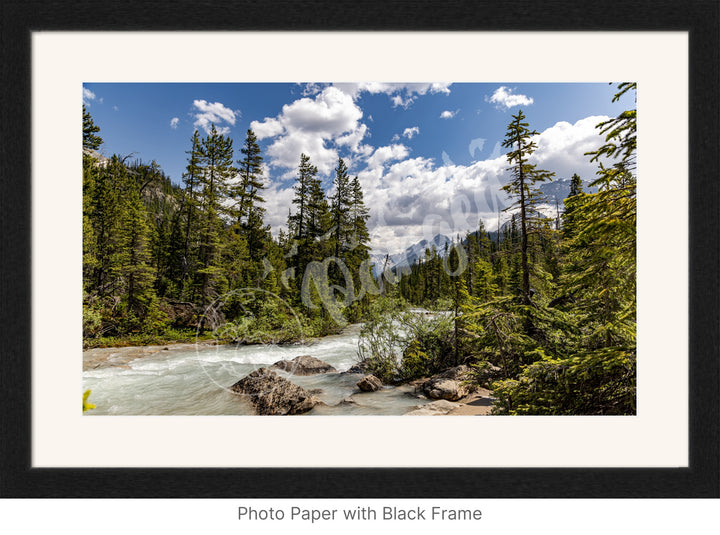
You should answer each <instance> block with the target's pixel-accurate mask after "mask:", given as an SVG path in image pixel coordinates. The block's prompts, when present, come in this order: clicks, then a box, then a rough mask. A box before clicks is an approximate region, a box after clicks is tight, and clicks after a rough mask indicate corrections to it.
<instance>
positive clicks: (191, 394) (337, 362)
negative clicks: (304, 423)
mask: <svg viewBox="0 0 720 535" xmlns="http://www.w3.org/2000/svg"><path fill="white" fill-rule="evenodd" d="M359 330H360V329H359V326H358V325H352V326H350V327H349V328H348V329H346V330H345V331H344V332H343V333H342V334H339V335H334V336H326V337H324V338H321V339H319V340H318V341H316V342H314V343H311V344H305V345H302V344H292V345H282V346H277V345H254V346H236V345H224V346H197V347H195V346H184V347H180V348H176V347H173V346H169V348H170V349H169V350H167V351H162V350H160V351H157V352H155V353H152V354H149V355H147V356H142V357H140V358H135V359H134V360H132V359H131V360H127V361H125V362H123V364H122V365H115V366H100V367H97V368H94V369H88V370H85V371H84V372H83V387H84V388H85V389H91V390H92V395H91V396H90V402H92V403H93V404H94V405H96V407H97V408H95V409H93V410H91V411H89V412H87V413H86V414H87V415H108V414H117V415H141V414H149V415H222V414H238V415H241V414H253V411H252V408H251V407H250V405H249V404H248V403H247V402H246V401H244V400H243V399H242V396H237V395H235V394H232V393H231V392H230V391H229V390H227V388H228V387H229V386H231V385H232V384H234V383H236V382H237V381H238V380H240V379H242V378H243V377H245V376H246V375H247V374H248V373H250V372H252V371H253V370H255V369H257V368H260V367H269V366H270V365H272V364H273V363H275V362H277V361H279V360H283V359H285V360H292V359H293V358H295V357H297V356H300V355H312V356H313V357H316V358H318V359H320V360H323V361H325V362H327V363H329V364H331V365H332V366H333V367H335V369H337V370H338V372H344V371H346V370H348V369H349V368H350V367H351V366H352V365H353V364H355V363H356V362H357V346H358V337H359ZM96 351H97V350H96ZM103 351H106V352H107V350H103ZM121 352H122V350H118V353H119V354H120V353H121ZM275 371H277V372H278V373H279V374H280V375H283V376H285V377H287V378H288V379H290V380H291V381H292V382H294V383H296V384H298V385H300V386H302V387H303V388H306V389H311V388H312V389H320V390H321V391H322V392H321V393H319V394H317V397H319V398H320V399H321V400H322V401H324V402H325V403H326V404H327V406H320V405H319V406H317V407H315V408H314V409H313V410H312V411H310V412H309V413H307V414H308V415H333V414H335V415H350V414H359V415H361V414H366V415H369V414H374V415H400V414H404V413H406V412H408V411H409V410H411V409H412V408H414V407H416V406H419V405H423V404H425V403H427V402H428V400H423V399H418V398H416V397H415V396H413V395H412V388H410V387H407V386H401V387H397V388H384V389H382V390H381V391H378V392H367V393H366V392H360V390H359V389H358V388H357V386H355V383H357V381H358V380H359V379H360V378H361V377H362V375H360V374H348V373H330V374H321V375H312V376H305V377H301V376H290V375H289V374H287V373H285V372H283V371H280V370H275ZM350 396H352V400H353V401H354V402H355V403H342V402H343V400H345V399H346V398H348V397H350Z"/></svg>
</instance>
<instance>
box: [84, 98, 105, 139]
mask: <svg viewBox="0 0 720 535" xmlns="http://www.w3.org/2000/svg"><path fill="white" fill-rule="evenodd" d="M98 132H100V127H99V126H97V125H96V124H95V122H94V121H93V118H92V115H90V112H89V111H87V109H86V108H85V104H83V149H92V150H98V149H99V148H100V145H102V144H103V139H102V138H101V137H100V136H98V135H96V134H97V133H98Z"/></svg>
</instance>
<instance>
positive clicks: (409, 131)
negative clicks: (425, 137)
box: [402, 126, 420, 139]
mask: <svg viewBox="0 0 720 535" xmlns="http://www.w3.org/2000/svg"><path fill="white" fill-rule="evenodd" d="M419 133H420V127H419V126H413V127H411V128H406V129H405V130H403V134H402V135H403V137H406V138H408V139H412V138H413V137H414V136H416V135H418V134H419Z"/></svg>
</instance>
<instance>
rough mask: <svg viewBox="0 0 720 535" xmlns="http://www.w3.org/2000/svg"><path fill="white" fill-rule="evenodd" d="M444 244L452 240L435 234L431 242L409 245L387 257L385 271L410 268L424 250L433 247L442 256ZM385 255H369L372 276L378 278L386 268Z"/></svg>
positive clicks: (422, 241)
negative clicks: (371, 263) (372, 264)
mask: <svg viewBox="0 0 720 535" xmlns="http://www.w3.org/2000/svg"><path fill="white" fill-rule="evenodd" d="M445 244H447V245H448V246H449V245H450V244H452V240H451V239H450V238H448V237H447V236H445V235H444V234H437V235H436V236H435V237H434V238H433V239H432V240H430V241H428V240H425V239H423V240H421V241H419V242H418V243H416V244H414V245H411V246H410V247H408V248H407V249H405V250H404V251H403V252H401V253H396V254H391V255H388V257H387V269H394V270H395V271H397V270H402V269H403V268H407V267H410V266H412V265H413V264H414V263H415V261H416V260H417V259H418V258H420V257H422V256H423V255H424V254H425V249H428V248H432V246H433V245H434V246H435V247H436V248H437V250H438V253H440V255H443V254H444V251H445ZM385 256H386V255H385V254H380V253H375V254H371V255H370V259H371V260H372V262H373V263H374V264H375V265H374V266H373V274H374V275H375V276H376V277H378V276H379V275H380V273H381V272H382V271H383V268H384V267H386V264H385Z"/></svg>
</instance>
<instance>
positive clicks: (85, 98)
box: [83, 87, 96, 106]
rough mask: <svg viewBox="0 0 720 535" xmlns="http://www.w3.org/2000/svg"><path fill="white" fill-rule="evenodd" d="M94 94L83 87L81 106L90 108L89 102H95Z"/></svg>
mask: <svg viewBox="0 0 720 535" xmlns="http://www.w3.org/2000/svg"><path fill="white" fill-rule="evenodd" d="M95 98H96V97H95V93H93V92H92V91H90V90H89V89H88V88H87V87H83V104H85V105H86V106H90V101H91V100H95Z"/></svg>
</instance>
